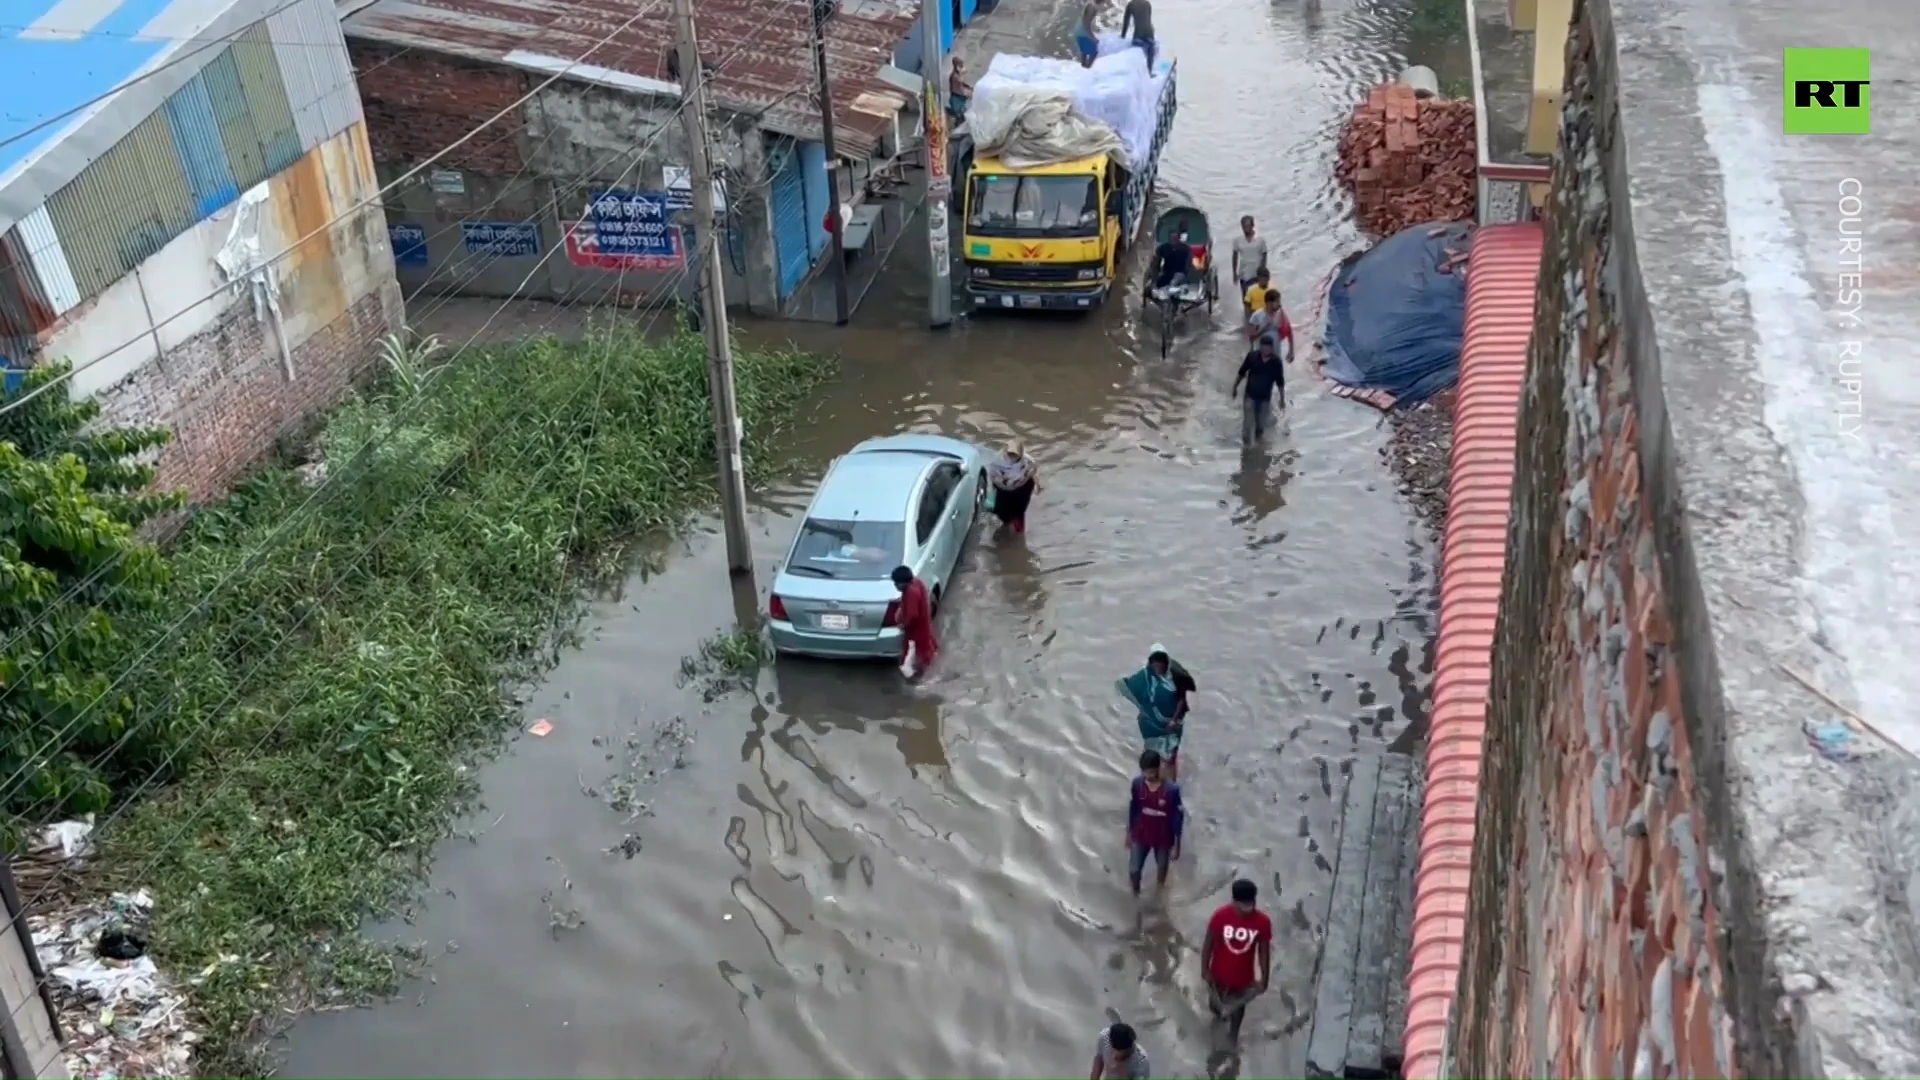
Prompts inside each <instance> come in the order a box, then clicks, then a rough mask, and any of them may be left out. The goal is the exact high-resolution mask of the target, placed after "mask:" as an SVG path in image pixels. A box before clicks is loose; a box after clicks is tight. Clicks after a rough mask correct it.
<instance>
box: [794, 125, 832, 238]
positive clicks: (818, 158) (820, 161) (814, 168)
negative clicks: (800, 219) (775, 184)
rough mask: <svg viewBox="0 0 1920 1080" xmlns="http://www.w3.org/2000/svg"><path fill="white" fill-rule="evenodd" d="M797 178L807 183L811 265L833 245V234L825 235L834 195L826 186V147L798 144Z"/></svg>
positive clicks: (817, 144)
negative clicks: (798, 166)
mask: <svg viewBox="0 0 1920 1080" xmlns="http://www.w3.org/2000/svg"><path fill="white" fill-rule="evenodd" d="M800 175H801V178H802V179H804V180H805V181H806V182H807V183H806V188H807V252H808V254H809V256H810V258H809V262H811V261H812V260H817V259H818V258H820V253H821V252H823V251H825V250H827V245H828V244H830V243H832V242H833V234H832V233H830V232H828V231H827V214H828V213H829V212H830V211H831V210H832V209H833V192H832V191H831V190H830V189H829V188H828V186H827V148H826V147H824V146H822V145H820V144H819V143H817V142H803V143H801V144H800Z"/></svg>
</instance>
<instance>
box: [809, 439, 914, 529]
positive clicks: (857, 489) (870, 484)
mask: <svg viewBox="0 0 1920 1080" xmlns="http://www.w3.org/2000/svg"><path fill="white" fill-rule="evenodd" d="M939 460H940V459H939V458H938V457H935V456H933V455H931V454H921V453H914V452H911V451H899V450H862V451H858V452H856V453H851V454H848V455H847V456H845V457H843V458H841V459H840V460H839V461H837V462H834V465H833V468H832V470H831V471H829V472H828V473H827V478H826V479H825V480H823V481H821V484H820V490H819V491H818V492H817V493H816V494H815V495H814V497H813V506H812V507H810V508H809V509H808V516H809V517H816V518H826V519H828V520H831V521H852V520H854V519H856V518H857V519H860V520H864V521H905V520H907V506H908V504H909V503H911V502H912V501H913V491H914V488H915V486H916V485H918V484H919V482H920V478H921V477H922V476H924V475H926V472H927V470H928V469H930V468H932V467H933V465H934V463H935V462H937V461H939Z"/></svg>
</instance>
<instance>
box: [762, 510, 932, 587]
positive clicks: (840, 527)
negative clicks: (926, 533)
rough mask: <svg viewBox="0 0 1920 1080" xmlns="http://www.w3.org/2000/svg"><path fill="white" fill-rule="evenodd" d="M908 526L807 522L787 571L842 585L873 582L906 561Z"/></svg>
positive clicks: (895, 523) (886, 522) (888, 522)
mask: <svg viewBox="0 0 1920 1080" xmlns="http://www.w3.org/2000/svg"><path fill="white" fill-rule="evenodd" d="M906 549H907V526H906V523H905V522H900V521H835V520H832V519H830V518H808V519H807V521H806V523H805V524H803V525H801V526H800V538H799V539H798V540H796V541H794V544H793V557H792V558H790V559H788V560H787V569H788V570H789V571H795V570H797V571H798V572H799V573H802V574H806V575H808V576H819V575H822V574H824V575H826V576H829V577H834V578H838V579H840V580H842V581H874V580H877V579H879V578H883V577H886V576H887V575H888V574H891V573H893V568H894V567H896V566H899V565H900V563H901V561H902V560H903V559H905V558H906Z"/></svg>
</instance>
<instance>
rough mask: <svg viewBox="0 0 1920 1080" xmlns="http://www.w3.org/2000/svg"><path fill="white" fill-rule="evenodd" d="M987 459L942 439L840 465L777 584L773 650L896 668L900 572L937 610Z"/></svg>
mask: <svg viewBox="0 0 1920 1080" xmlns="http://www.w3.org/2000/svg"><path fill="white" fill-rule="evenodd" d="M986 466H987V455H986V454H985V452H983V451H982V450H980V449H979V448H978V447H975V446H972V445H970V444H968V443H964V442H961V441H960V440H958V439H949V438H947V437H945V436H943V435H889V436H887V437H886V438H881V439H868V440H867V441H866V442H863V443H861V444H860V445H858V446H856V447H854V448H853V449H852V450H851V451H849V452H848V453H847V455H846V456H845V457H843V458H841V459H840V460H838V461H836V462H834V463H833V467H832V468H831V469H829V470H827V476H826V479H824V480H822V481H821V482H820V490H819V491H817V492H815V493H814V496H813V502H812V504H811V505H809V506H808V507H807V516H806V518H805V520H803V521H802V522H801V523H800V533H799V535H798V536H796V537H795V538H794V541H793V548H792V550H790V551H788V552H787V558H786V561H785V563H784V564H783V565H782V566H781V567H780V571H779V573H778V575H776V576H775V577H774V579H773V595H772V597H770V598H769V599H768V601H767V621H768V624H769V630H770V633H771V635H772V637H773V647H774V650H775V651H777V652H781V653H794V654H798V655H802V656H818V657H826V658H832V659H889V660H892V659H898V658H899V656H900V651H901V642H900V627H899V625H898V624H897V618H898V616H899V612H900V590H898V589H897V588H895V587H894V584H893V581H892V577H891V575H892V574H893V568H894V567H896V566H906V567H910V568H912V570H913V573H914V576H916V577H918V578H919V579H920V580H921V581H923V582H925V583H926V586H927V591H928V593H929V594H931V596H932V599H933V604H934V610H935V611H936V612H937V611H938V610H939V607H940V598H941V597H942V596H944V595H945V594H946V591H947V585H948V583H949V582H951V581H952V579H953V574H954V571H955V569H956V568H957V567H958V566H959V564H960V552H961V549H963V548H964V547H966V543H967V537H968V535H969V534H971V533H972V531H973V521H974V518H975V517H977V516H979V513H980V505H981V502H982V501H983V499H984V498H985V496H986V490H987V484H986Z"/></svg>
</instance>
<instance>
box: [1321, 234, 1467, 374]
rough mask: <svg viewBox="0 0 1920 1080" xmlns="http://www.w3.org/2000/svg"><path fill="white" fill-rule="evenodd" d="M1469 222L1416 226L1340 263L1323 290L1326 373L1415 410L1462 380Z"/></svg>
mask: <svg viewBox="0 0 1920 1080" xmlns="http://www.w3.org/2000/svg"><path fill="white" fill-rule="evenodd" d="M1472 232H1473V226H1472V225H1471V224H1467V223H1460V222H1455V223H1450V224H1433V225H1415V226H1412V227H1411V228H1408V229H1404V230H1402V231H1401V232H1398V233H1395V234H1394V235H1393V236H1390V237H1388V238H1387V239H1385V240H1383V241H1381V242H1380V243H1379V244H1376V245H1375V246H1374V247H1373V248H1372V249H1371V250H1369V251H1366V252H1364V253H1363V254H1360V255H1358V256H1356V257H1354V258H1351V259H1349V260H1348V261H1347V262H1346V263H1344V264H1342V265H1341V267H1340V270H1339V272H1338V273H1337V274H1336V275H1335V276H1334V279H1333V284H1332V285H1331V286H1329V287H1328V290H1327V336H1326V373H1327V376H1328V377H1329V378H1331V379H1333V380H1334V381H1335V382H1338V383H1342V384H1344V385H1346V386H1351V387H1355V388H1359V389H1367V390H1384V391H1386V392H1387V393H1389V394H1392V395H1393V396H1394V399H1395V404H1397V405H1412V404H1414V403H1416V402H1419V401H1424V400H1425V399H1427V398H1428V397H1431V396H1433V395H1434V394H1436V393H1438V392H1440V391H1441V390H1445V389H1446V388H1447V387H1449V386H1452V385H1453V384H1454V381H1455V380H1456V379H1458V378H1459V377H1460V338H1461V335H1462V333H1463V332H1464V331H1465V328H1466V316H1467V274H1466V264H1465V262H1464V260H1463V258H1462V256H1464V255H1465V253H1466V251H1467V248H1468V244H1469V241H1470V239H1471V236H1472Z"/></svg>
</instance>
